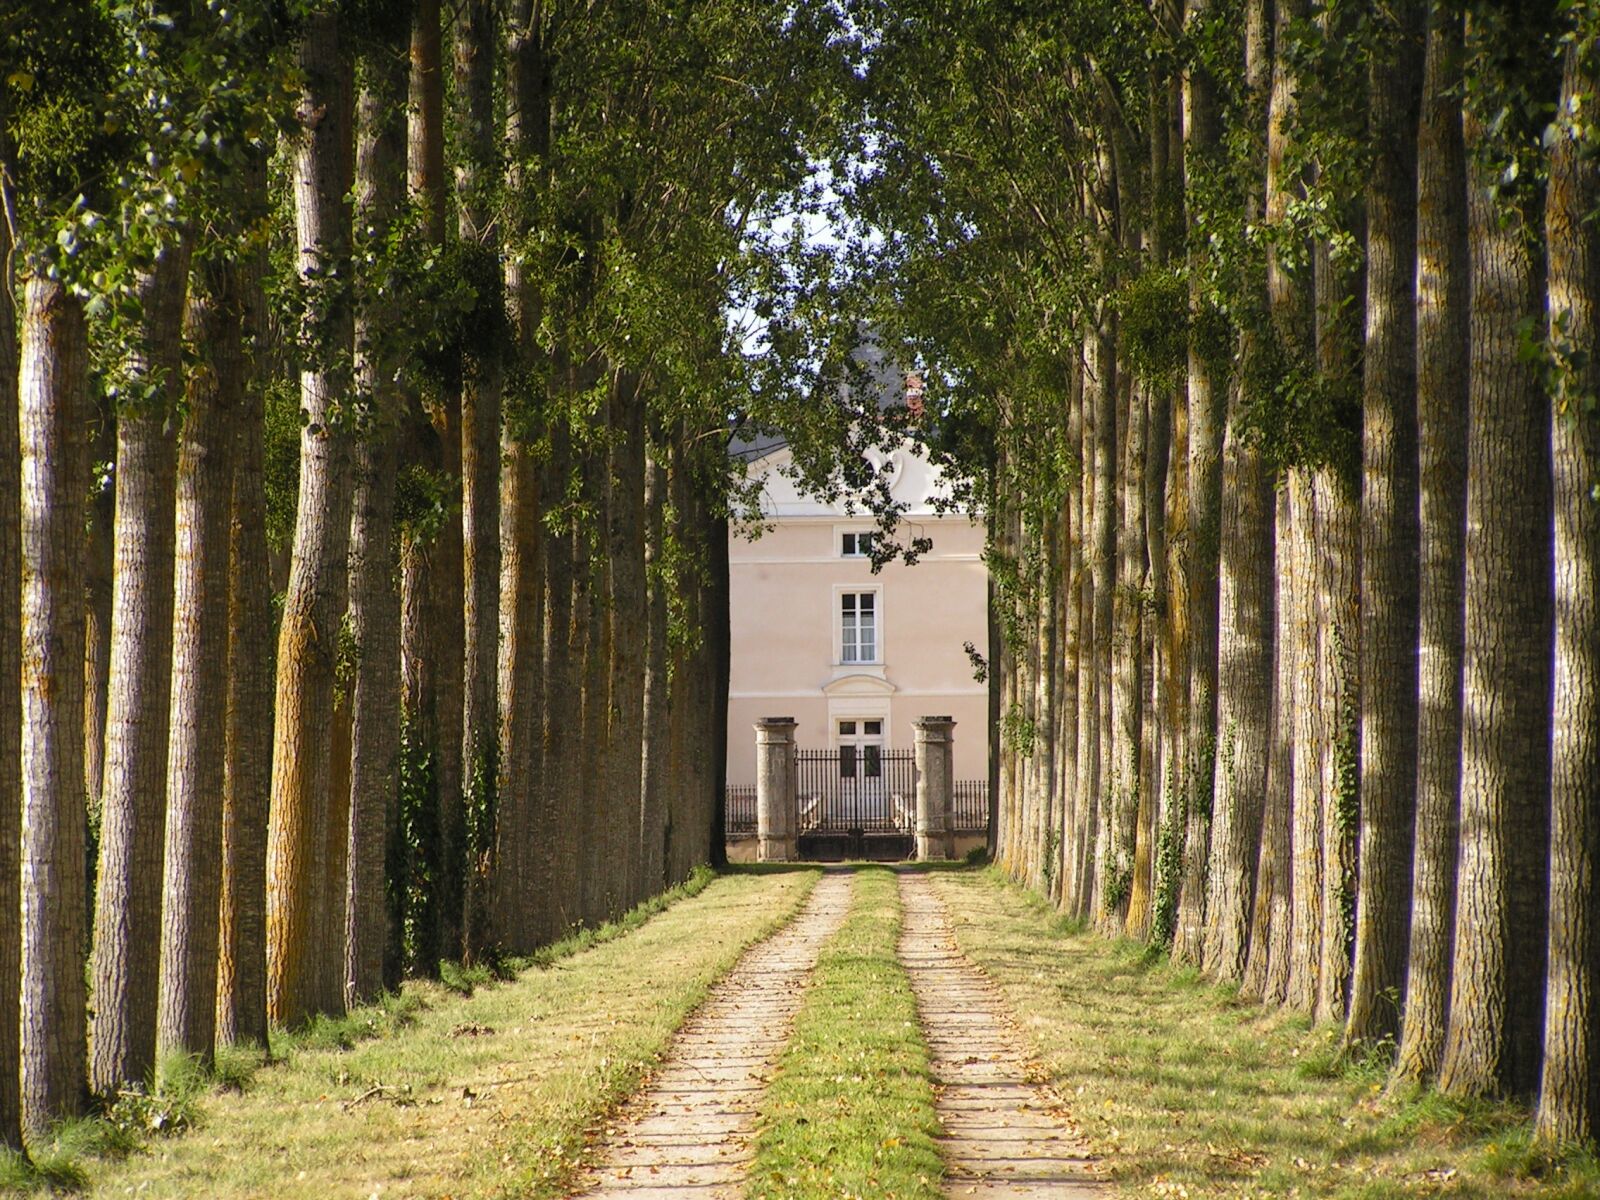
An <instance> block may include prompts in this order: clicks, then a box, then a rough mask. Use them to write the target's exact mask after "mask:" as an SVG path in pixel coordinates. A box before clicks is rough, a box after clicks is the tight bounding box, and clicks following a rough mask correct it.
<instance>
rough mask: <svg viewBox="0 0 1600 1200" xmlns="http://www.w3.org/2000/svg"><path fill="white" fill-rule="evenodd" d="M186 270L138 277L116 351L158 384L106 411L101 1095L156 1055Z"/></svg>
mask: <svg viewBox="0 0 1600 1200" xmlns="http://www.w3.org/2000/svg"><path fill="white" fill-rule="evenodd" d="M187 270H188V255H187V254H186V253H184V252H182V251H181V250H179V249H178V248H176V247H174V248H171V249H168V250H166V251H164V252H163V253H162V255H161V256H160V258H159V259H158V260H157V262H156V264H155V266H154V268H153V269H152V270H151V271H150V272H149V273H147V274H145V275H144V276H143V277H142V278H141V280H140V287H139V291H140V300H141V302H142V307H143V315H142V322H141V324H142V328H141V330H140V335H141V338H140V340H141V347H140V350H139V352H138V354H137V355H136V357H135V360H134V361H133V362H131V363H129V364H128V365H129V368H130V374H131V376H132V377H133V378H135V379H138V380H140V381H141V383H147V384H149V385H151V386H153V387H154V388H155V389H156V390H155V394H154V395H153V396H151V397H149V398H148V399H147V400H144V401H143V402H141V403H139V404H138V405H137V406H133V405H130V406H129V407H128V408H127V409H126V410H125V411H124V412H123V413H122V415H121V419H120V420H119V421H118V423H117V440H118V442H119V445H118V448H117V459H118V470H117V472H116V497H117V498H116V517H115V525H114V529H115V533H114V541H115V555H116V569H115V573H114V581H115V582H114V586H113V589H112V606H111V638H110V643H111V650H110V662H111V671H110V683H109V685H108V697H109V700H108V704H107V715H106V720H105V725H104V730H105V747H106V756H105V758H106V762H105V773H104V778H105V791H104V792H103V793H102V795H101V796H100V798H99V799H100V813H101V816H100V856H99V869H98V872H97V883H96V887H95V896H94V900H95V913H94V949H93V953H92V955H91V959H90V972H91V979H92V983H93V988H94V998H95V1004H94V1013H93V1017H92V1019H91V1021H90V1033H91V1038H90V1045H91V1051H92V1055H91V1058H90V1062H89V1086H90V1088H91V1090H93V1091H94V1092H95V1093H97V1094H99V1095H102V1096H112V1097H114V1096H115V1095H116V1094H117V1091H118V1089H120V1088H122V1087H126V1086H129V1085H138V1084H143V1083H144V1082H145V1081H146V1080H148V1079H149V1077H150V1072H151V1069H152V1068H153V1067H154V1066H155V1063H156V1002H157V981H158V973H157V972H158V967H159V965H160V959H159V949H160V945H161V929H162V912H161V854H162V849H161V848H162V838H163V828H164V822H165V820H166V812H167V729H168V724H167V720H168V712H169V700H170V695H171V688H172V584H173V479H174V476H175V473H176V470H177V439H176V437H175V436H174V435H175V433H176V428H177V423H178V420H179V417H178V413H179V412H180V405H179V404H178V397H179V395H180V394H181V389H182V387H183V378H182V369H183V366H182V348H181V336H182V332H183V303H184V276H185V274H186V272H187ZM91 540H92V535H91ZM91 740H92V738H91Z"/></svg>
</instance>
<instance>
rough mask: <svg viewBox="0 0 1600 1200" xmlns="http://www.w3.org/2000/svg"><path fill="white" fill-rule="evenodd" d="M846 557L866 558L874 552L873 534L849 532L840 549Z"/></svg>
mask: <svg viewBox="0 0 1600 1200" xmlns="http://www.w3.org/2000/svg"><path fill="white" fill-rule="evenodd" d="M839 552H840V553H841V554H842V555H844V557H845V558H866V557H868V556H869V555H871V554H872V534H870V533H847V534H845V535H844V541H843V545H842V547H841V548H840V551H839Z"/></svg>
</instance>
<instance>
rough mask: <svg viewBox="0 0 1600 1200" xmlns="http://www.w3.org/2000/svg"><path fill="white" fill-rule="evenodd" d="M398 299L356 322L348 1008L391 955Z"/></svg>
mask: <svg viewBox="0 0 1600 1200" xmlns="http://www.w3.org/2000/svg"><path fill="white" fill-rule="evenodd" d="M406 78H407V75H406V60H405V57H404V53H403V50H402V48H401V47H399V46H397V45H387V44H385V45H380V46H378V47H376V48H375V49H374V50H373V51H372V52H371V54H370V55H369V56H368V59H367V63H366V70H365V73H364V80H363V87H362V90H361V98H360V101H359V105H358V111H357V123H358V144H357V152H356V216H357V220H358V221H359V222H360V223H361V226H362V228H363V229H366V230H368V231H369V236H371V237H373V238H374V239H377V240H381V239H385V238H387V237H389V236H390V231H391V229H392V228H393V225H394V222H395V220H396V219H397V217H398V216H399V214H400V211H401V206H402V204H403V202H404V199H405V153H406V124H405V121H406V113H405V91H406ZM399 299H400V298H398V297H384V298H381V299H380V298H374V299H373V300H371V301H370V302H369V305H368V307H366V308H365V309H364V310H363V311H361V312H358V313H357V314H356V328H355V344H356V373H357V374H356V386H357V389H358V392H359V394H360V395H361V396H362V398H363V402H364V405H365V407H366V412H365V413H364V414H363V417H364V422H363V424H364V428H363V429H362V430H361V432H360V435H359V437H358V439H357V442H356V446H355V455H354V459H355V461H354V478H355V493H354V497H353V499H352V503H351V513H350V557H349V578H350V633H351V638H352V641H353V643H354V652H355V681H354V686H353V689H352V692H351V697H350V817H349V821H348V826H347V841H346V845H345V847H344V854H345V858H346V860H347V861H348V863H349V869H348V875H347V880H346V888H345V894H344V896H343V897H342V901H343V921H344V938H343V941H344V964H343V966H344V973H343V978H342V983H343V990H344V1003H345V1005H346V1006H347V1007H353V1006H355V1005H357V1004H362V1003H365V1002H367V1001H370V1000H372V999H373V998H374V997H376V996H377V995H378V994H379V993H380V992H381V991H382V990H383V987H384V957H385V955H386V954H387V953H388V952H389V947H390V944H391V940H392V939H391V936H390V931H389V928H388V905H387V902H386V901H387V894H386V890H385V888H386V883H387V876H386V872H385V862H386V859H387V855H388V849H389V846H390V844H391V842H392V841H393V828H394V821H395V811H396V808H397V806H398V805H399V802H400V797H399V763H400V728H401V723H402V715H401V711H400V592H399V588H398V580H397V570H396V568H397V566H398V563H397V562H396V557H395V553H394V515H395V474H396V471H397V469H398V459H399V455H398V440H399V431H400V425H401V422H402V420H403V419H404V410H403V399H402V397H401V395H400V394H399V392H400V389H399V387H398V386H397V383H396V377H397V375H398V374H399V373H400V372H401V371H402V370H403V369H404V363H403V359H402V355H401V353H400V348H399V347H397V346H395V345H394V344H393V339H392V335H390V334H389V333H388V332H387V330H386V326H387V325H389V324H390V323H391V322H393V321H396V320H397V319H399V318H400V316H401V314H400V313H399V312H398V311H397V304H398V302H399Z"/></svg>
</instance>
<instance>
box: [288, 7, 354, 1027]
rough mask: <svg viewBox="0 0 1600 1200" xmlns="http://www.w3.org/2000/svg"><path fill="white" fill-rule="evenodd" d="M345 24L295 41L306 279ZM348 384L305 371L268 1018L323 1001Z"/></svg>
mask: <svg viewBox="0 0 1600 1200" xmlns="http://www.w3.org/2000/svg"><path fill="white" fill-rule="evenodd" d="M339 33H340V30H339V25H338V22H337V20H336V18H335V17H333V16H330V15H327V14H318V15H315V16H313V17H311V18H310V19H309V22H308V27H307V31H306V34H305V37H304V40H303V42H302V44H301V47H300V63H301V67H302V69H303V71H304V72H305V77H306V86H305V90H304V92H303V94H302V96H301V100H300V121H301V126H302V128H301V132H300V136H299V138H298V141H297V144H296V147H295V175H296V189H295V191H296V195H295V201H296V203H295V216H296V225H297V231H298V235H299V244H300V246H301V247H302V250H301V252H300V270H301V272H302V274H303V275H304V276H306V277H307V278H308V279H311V278H315V277H317V275H318V274H319V273H325V272H328V271H333V270H343V269H345V267H346V265H347V264H348V261H349V257H350V230H349V225H348V222H347V220H346V219H345V214H344V206H343V197H344V195H345V194H346V192H348V191H349V180H348V165H349V162H350V158H351V154H350V148H351V147H350V142H351V130H350V125H349V119H348V118H349V112H348V92H349V89H350V86H351V84H350V79H349V67H348V64H347V63H345V62H343V61H341V48H340V39H339ZM312 290H313V296H314V297H315V300H314V305H313V310H312V313H311V318H312V320H313V321H314V322H315V323H316V324H317V325H319V326H320V327H321V334H322V337H321V339H320V340H321V341H322V342H323V344H325V345H328V346H331V347H333V348H335V351H336V353H337V352H340V351H347V350H348V348H349V347H350V346H351V342H352V329H351V317H352V314H351V312H350V309H349V307H348V305H347V304H346V303H344V302H343V301H342V300H341V299H339V298H337V297H332V296H326V295H321V296H318V295H317V294H316V288H315V287H313V289H312ZM344 386H345V381H344V379H343V378H341V372H340V371H339V370H337V369H336V368H335V367H334V366H333V364H326V363H314V364H312V365H310V366H308V367H307V368H304V369H302V371H301V376H300V394H301V406H302V408H303V410H304V412H305V414H306V425H305V428H304V430H303V431H302V433H301V436H300V499H299V505H298V508H297V511H296V516H295V536H294V556H293V559H292V561H291V565H290V570H289V589H288V592H287V593H286V594H285V596H284V604H283V620H282V625H281V628H280V633H279V638H278V680H277V701H276V706H275V714H274V722H273V727H274V728H273V756H272V808H271V814H270V822H269V835H268V845H267V1004H268V1011H269V1013H270V1015H271V1018H272V1020H273V1021H274V1022H275V1023H277V1024H279V1025H283V1026H290V1027H292V1026H295V1025H299V1024H300V1023H302V1022H303V1021H305V1020H306V1019H307V1018H308V1017H310V1016H311V1015H312V1014H313V1013H314V1012H315V1011H316V1010H317V1007H318V999H319V992H320V991H321V990H322V989H321V987H320V979H319V976H320V974H322V973H323V971H324V966H325V963H326V959H327V956H328V955H329V953H330V952H331V950H332V948H331V947H326V946H323V945H321V944H319V943H320V941H321V939H320V937H319V929H320V928H321V926H322V924H323V922H324V917H325V913H324V911H323V908H324V906H325V905H326V904H327V903H328V902H329V897H327V896H326V895H325V894H324V890H325V889H324V888H323V887H321V886H319V881H322V880H325V878H326V872H327V864H325V863H319V862H318V857H319V855H321V854H322V853H324V852H325V849H326V847H327V845H328V834H327V830H328V820H329V808H330V791H329V787H330V776H331V768H332V753H333V746H332V736H331V734H332V729H331V726H332V721H333V707H334V673H335V667H336V660H337V654H338V645H339V626H340V618H341V616H342V615H343V608H344V586H343V585H344V579H345V572H346V569H347V563H346V556H347V554H348V551H349V542H350V492H349V468H348V460H349V449H348V446H347V444H346V443H347V441H348V432H347V430H346V429H344V428H342V427H341V426H340V424H339V418H338V415H337V412H336V406H337V404H338V402H339V398H340V396H341V395H342V394H343V391H344Z"/></svg>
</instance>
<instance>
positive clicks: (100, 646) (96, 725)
mask: <svg viewBox="0 0 1600 1200" xmlns="http://www.w3.org/2000/svg"><path fill="white" fill-rule="evenodd" d="M179 320H180V321H181V320H182V317H181V315H180V317H179ZM93 403H94V409H95V412H94V417H93V421H94V431H93V433H92V434H91V436H90V444H89V445H90V449H89V473H90V475H89V479H90V488H91V495H90V497H89V530H88V535H87V546H88V560H87V563H86V575H85V579H84V605H85V608H84V614H83V615H84V622H85V623H84V631H83V639H84V640H83V645H84V652H83V688H84V695H83V774H84V787H83V794H84V795H85V796H87V797H88V798H89V805H90V808H91V810H94V809H95V808H97V807H98V806H99V805H100V804H101V803H102V800H103V798H104V796H105V786H106V783H105V781H106V775H105V766H106V719H107V710H108V707H109V705H110V690H111V639H112V624H113V621H112V615H111V610H112V604H113V597H112V590H113V586H114V576H115V573H116V571H115V565H114V558H115V555H116V547H115V542H116V533H115V526H116V519H117V518H116V508H117V504H116V498H117V436H118V431H117V425H118V422H117V414H116V411H115V404H114V403H113V401H112V399H111V398H110V397H108V396H106V395H104V394H102V395H100V396H98V397H96V398H95V400H94V402H93ZM100 819H101V823H102V827H103V824H104V817H103V816H102V817H101V818H100ZM93 848H94V847H91V849H93ZM91 1070H92V1068H91Z"/></svg>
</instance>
